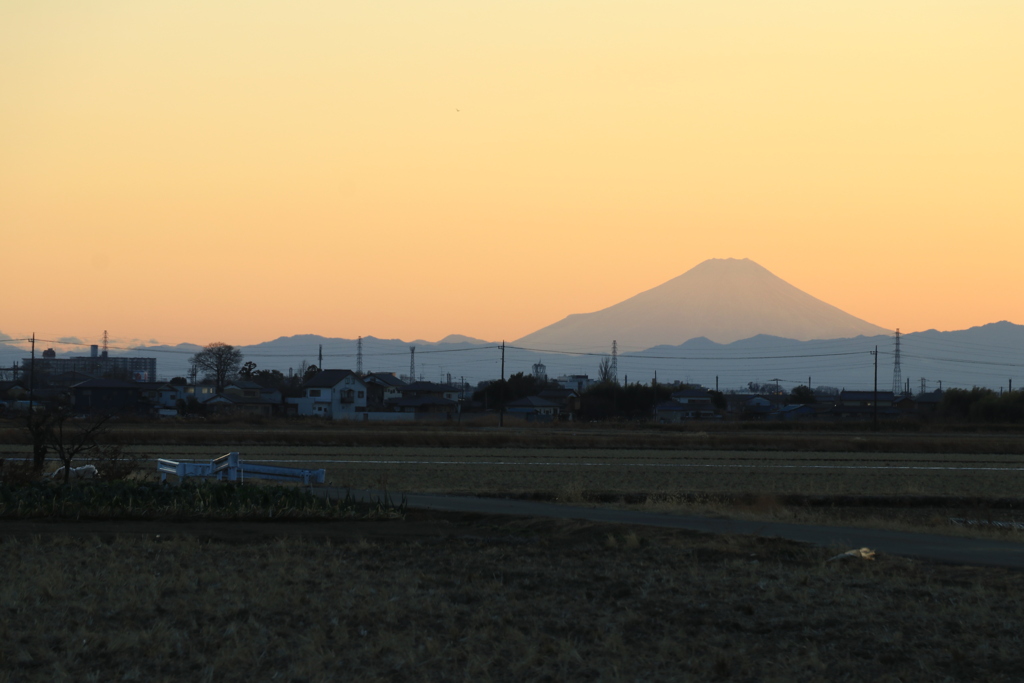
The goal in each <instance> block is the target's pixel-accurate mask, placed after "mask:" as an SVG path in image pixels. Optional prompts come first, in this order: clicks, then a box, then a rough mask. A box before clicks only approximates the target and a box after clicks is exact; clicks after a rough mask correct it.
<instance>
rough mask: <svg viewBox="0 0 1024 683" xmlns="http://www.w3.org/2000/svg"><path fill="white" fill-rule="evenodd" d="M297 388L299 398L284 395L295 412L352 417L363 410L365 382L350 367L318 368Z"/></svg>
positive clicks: (364, 404) (332, 416)
mask: <svg viewBox="0 0 1024 683" xmlns="http://www.w3.org/2000/svg"><path fill="white" fill-rule="evenodd" d="M301 388H302V396H301V397H300V398H289V399H287V401H288V403H291V404H294V405H295V406H296V408H297V412H298V414H299V415H306V416H313V417H323V418H327V419H330V420H352V419H357V415H358V414H359V413H365V412H366V405H367V389H366V384H364V383H363V381H362V380H361V379H359V376H358V375H356V374H355V373H354V372H352V371H351V370H321V371H320V372H318V373H316V374H315V375H313V376H312V377H311V378H310V379H309V380H307V381H306V382H304V383H303V384H302V387H301Z"/></svg>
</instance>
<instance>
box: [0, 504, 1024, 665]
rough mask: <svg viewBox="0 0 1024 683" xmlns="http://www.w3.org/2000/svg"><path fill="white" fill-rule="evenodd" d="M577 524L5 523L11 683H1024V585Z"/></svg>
mask: <svg viewBox="0 0 1024 683" xmlns="http://www.w3.org/2000/svg"><path fill="white" fill-rule="evenodd" d="M841 550H845V548H833V549H829V548H817V547H812V546H805V545H801V544H797V543H792V542H788V541H782V540H775V539H759V538H752V537H738V536H710V535H701V534H696V533H692V532H685V531H677V530H667V529H652V528H641V527H628V526H609V525H600V524H592V523H587V522H579V521H564V520H563V521H555V520H544V519H531V518H500V519H499V518H489V517H485V516H480V515H467V514H453V513H429V512H416V511H413V512H410V513H409V514H408V515H407V517H406V518H405V519H404V520H401V521H391V522H324V523H306V524H303V523H294V524H274V523H262V524H261V523H239V522H235V523H217V522H204V523H187V524H186V523H183V524H173V523H161V522H118V523H109V522H108V523H97V522H94V523H79V524H62V525H54V524H53V523H46V522H34V523H33V522H17V523H3V524H0V571H2V572H3V576H4V577H5V580H4V582H3V584H2V585H0V605H2V607H3V611H4V619H3V620H0V680H4V681H108V680H125V681H138V680H146V681H151V680H152V681H172V680H174V681H178V680H196V681H249V680H260V681H263V680H283V681H310V682H318V681H336V680H365V681H424V680H426V681H449V680H466V681H469V680H472V681H522V680H537V681H595V680H597V681H766V682H767V681H793V680H800V681H866V680H871V681H918V680H936V681H979V680H985V681H1019V680H1020V679H1021V660H1020V653H1021V636H1020V629H1019V623H1020V615H1021V614H1022V610H1024V588H1022V584H1021V582H1020V577H1019V574H1015V573H1012V572H1009V571H1005V570H999V569H993V568H974V567H953V566H945V565H941V564H934V563H929V562H925V561H913V560H907V559H903V558H899V557H892V556H885V555H882V556H880V557H878V558H877V559H876V560H874V561H864V560H859V559H858V560H848V561H839V562H828V559H829V558H830V557H831V556H832V555H834V554H835V553H836V552H838V551H841Z"/></svg>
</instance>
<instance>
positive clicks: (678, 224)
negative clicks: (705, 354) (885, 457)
mask: <svg viewBox="0 0 1024 683" xmlns="http://www.w3.org/2000/svg"><path fill="white" fill-rule="evenodd" d="M1022 36H1024V2H1020V0H1002V1H1000V0H985V1H983V2H968V1H966V0H964V1H958V2H949V1H944V0H927V1H920V2H917V1H902V0H898V1H895V2H894V1H893V0H884V1H875V0H858V1H857V2H843V1H836V2H832V1H829V2H823V1H822V0H806V1H805V0H785V1H783V0H778V1H770V0H756V1H755V0H750V1H738V0H715V1H711V0H708V1H701V2H696V1H685V0H672V1H664V2H644V1H642V0H641V1H630V2H603V1H599V0H587V1H586V2H584V1H578V2H577V1H558V0H543V1H540V0H538V1H521V0H520V1H516V2H481V1H480V0H473V1H470V0H430V1H429V2H389V1H387V0H382V1H374V2H369V1H365V2H364V1H359V2H346V1H338V0H335V1H331V2H304V1H302V0H289V1H287V2H285V1H280V2H276V1H259V0H252V1H246V2H241V1H237V2H226V1H225V2H220V1H216V0H212V1H211V0H202V1H198V0H197V1H187V0H174V1H173V2H172V1H167V2H146V1H143V0H126V1H121V2H113V1H102V0H93V1H89V2H81V1H80V0H73V1H70V0H69V1H67V2H58V1H53V2H50V1H35V0H33V1H28V0H26V1H16V0H9V1H6V2H3V3H2V4H0V253H2V255H3V257H2V264H3V265H2V272H3V273H4V275H5V277H4V286H3V288H2V293H0V333H3V334H4V335H8V336H10V337H14V338H20V337H24V336H27V335H28V334H30V333H31V332H35V333H36V334H38V335H41V336H43V337H49V338H52V339H56V338H57V337H59V336H75V337H78V338H79V339H82V340H83V341H95V340H96V339H97V338H98V337H99V336H100V335H101V334H102V331H103V330H105V329H106V330H109V331H110V334H111V337H112V339H119V340H146V341H148V340H151V339H153V340H159V341H160V342H164V343H172V344H173V343H178V342H184V341H190V342H195V343H207V342H210V341H214V340H221V341H224V342H227V343H233V344H249V343H256V342H259V341H264V340H268V339H272V338H275V337H278V336H282V335H290V334H299V333H316V334H323V335H328V336H339V337H349V338H354V337H356V336H357V335H363V336H368V335H373V336H377V337H398V338H403V339H410V340H411V339H417V338H420V339H428V340H434V339H439V338H441V337H443V336H445V335H447V334H450V333H460V334H466V335H471V336H474V337H480V338H484V339H490V340H498V339H508V340H512V339H516V338H518V337H521V336H523V335H525V334H527V333H529V332H532V331H534V330H536V329H538V328H540V327H542V326H544V325H548V324H550V323H552V322H555V321H557V320H559V319H561V318H563V317H564V316H566V315H568V314H570V313H578V312H587V311H593V310H597V309H600V308H604V307H606V306H608V305H611V304H613V303H616V302H618V301H620V300H622V299H625V298H627V297H629V296H632V295H634V294H636V293H638V292H640V291H643V290H645V289H649V288H651V287H654V286H656V285H658V284H661V283H662V282H664V281H666V280H668V279H670V278H672V277H675V276H677V275H679V274H681V273H683V272H684V271H686V270H688V269H690V268H691V267H693V266H694V265H696V264H698V263H700V262H701V261H703V260H705V259H708V258H713V257H718V258H723V257H737V258H744V257H745V258H750V259H753V260H754V261H757V262H758V263H760V264H761V265H763V266H764V267H766V268H768V269H769V270H771V271H772V272H774V273H775V274H776V275H778V276H779V277H782V278H783V279H785V280H787V281H788V282H790V283H791V284H793V285H795V286H797V287H799V288H801V289H803V290H805V291H807V292H808V293H810V294H812V295H814V296H816V297H818V298H820V299H823V300H824V301H827V302H829V303H831V304H833V305H835V306H838V307H839V308H841V309H843V310H845V311H847V312H849V313H852V314H853V315H856V316H859V317H861V318H864V319H866V320H868V321H870V322H873V323H875V324H878V325H881V326H883V327H886V328H889V329H894V328H896V327H899V328H901V330H903V331H904V332H910V331H916V330H923V329H928V328H938V329H961V328H965V327H969V326H972V325H979V324H984V323H988V322H994V321H998V320H1010V321H1012V322H1016V323H1024V296H1022V293H1024V278H1022V256H1024V190H1022V186H1024V38H1022ZM682 341H684V340H680V342H682Z"/></svg>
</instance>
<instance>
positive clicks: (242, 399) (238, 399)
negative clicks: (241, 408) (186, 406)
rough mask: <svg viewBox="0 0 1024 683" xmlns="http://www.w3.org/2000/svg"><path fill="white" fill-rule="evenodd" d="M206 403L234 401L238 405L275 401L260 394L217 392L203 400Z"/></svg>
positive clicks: (266, 403)
mask: <svg viewBox="0 0 1024 683" xmlns="http://www.w3.org/2000/svg"><path fill="white" fill-rule="evenodd" d="M203 403H204V404H206V403H234V404H237V405H242V404H245V405H252V404H254V403H256V404H259V405H273V401H268V400H267V399H265V398H263V397H259V396H241V395H239V394H217V395H216V396H214V397H213V398H209V399H207V400H205V401H203Z"/></svg>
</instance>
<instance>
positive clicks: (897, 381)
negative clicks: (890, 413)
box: [892, 327, 903, 396]
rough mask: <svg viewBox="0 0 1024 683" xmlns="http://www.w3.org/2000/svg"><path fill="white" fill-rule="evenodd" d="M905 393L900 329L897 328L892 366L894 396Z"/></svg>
mask: <svg viewBox="0 0 1024 683" xmlns="http://www.w3.org/2000/svg"><path fill="white" fill-rule="evenodd" d="M902 393H903V371H902V370H901V369H900V328H898V327H897V328H896V353H895V354H894V360H893V365H892V395H893V396H899V395H900V394H902Z"/></svg>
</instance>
